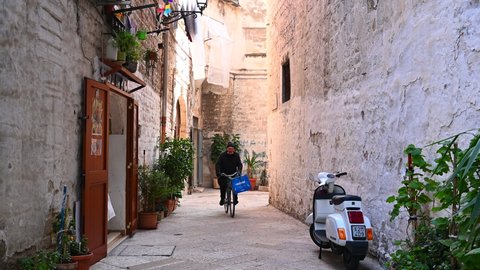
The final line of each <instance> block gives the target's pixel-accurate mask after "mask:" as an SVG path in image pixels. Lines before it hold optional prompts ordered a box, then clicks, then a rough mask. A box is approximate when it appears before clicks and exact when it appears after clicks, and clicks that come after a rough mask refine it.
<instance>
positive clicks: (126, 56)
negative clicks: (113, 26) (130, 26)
mask: <svg viewBox="0 0 480 270" xmlns="http://www.w3.org/2000/svg"><path fill="white" fill-rule="evenodd" d="M113 45H114V46H115V47H116V48H118V53H117V61H123V62H125V63H124V66H125V67H126V68H127V69H128V70H129V71H131V72H135V71H136V70H137V65H138V63H137V61H138V60H139V59H140V58H141V55H142V50H141V45H140V42H139V41H138V39H137V37H136V36H134V35H132V34H131V33H130V32H129V31H119V32H117V33H115V36H114V43H113Z"/></svg>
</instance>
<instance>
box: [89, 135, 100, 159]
mask: <svg viewBox="0 0 480 270" xmlns="http://www.w3.org/2000/svg"><path fill="white" fill-rule="evenodd" d="M90 155H92V156H101V155H102V139H95V138H92V144H91V146H90Z"/></svg>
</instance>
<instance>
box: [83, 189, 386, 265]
mask: <svg viewBox="0 0 480 270" xmlns="http://www.w3.org/2000/svg"><path fill="white" fill-rule="evenodd" d="M317 257H318V248H317V246H316V245H315V244H314V243H313V242H312V241H311V240H310V236H309V234H308V227H307V225H305V224H303V223H302V222H300V221H298V220H296V219H294V218H292V217H290V216H288V215H286V214H284V213H283V212H281V211H279V210H277V209H275V208H274V207H272V206H269V205H268V193H267V192H259V191H253V192H251V191H249V192H245V193H242V194H240V196H239V204H238V205H237V208H236V213H235V217H234V218H231V217H230V216H227V215H226V214H225V212H224V211H223V208H222V207H220V206H219V205H218V190H216V189H205V190H204V191H203V192H194V193H193V194H192V195H185V196H184V198H183V199H182V200H181V205H180V207H178V208H177V209H176V210H175V212H174V213H173V214H172V215H171V216H169V217H167V218H165V219H162V221H161V222H159V224H158V229H157V230H148V231H144V230H139V231H138V232H137V233H136V234H135V235H134V236H133V237H132V238H128V239H126V240H125V241H124V242H122V243H121V244H120V245H118V246H117V247H116V248H114V249H113V250H112V251H111V252H110V253H109V254H108V256H107V257H106V258H104V259H103V260H101V261H100V262H98V263H96V264H95V265H94V266H92V267H91V268H90V269H92V270H107V269H109V270H110V269H112V270H113V269H135V270H140V269H145V270H146V269H209V270H210V269H324V270H328V269H343V265H342V259H341V256H336V255H333V254H332V253H330V251H329V250H326V251H325V252H324V253H323V259H322V260H319V259H318V258H317ZM359 269H363V270H366V269H370V270H374V269H375V270H376V269H383V268H382V267H381V266H380V265H379V263H378V262H377V261H376V260H375V259H372V258H366V259H365V260H364V261H362V262H361V263H360V267H359Z"/></svg>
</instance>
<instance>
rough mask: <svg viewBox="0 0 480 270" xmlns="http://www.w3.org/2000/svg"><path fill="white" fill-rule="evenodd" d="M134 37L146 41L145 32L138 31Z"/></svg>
mask: <svg viewBox="0 0 480 270" xmlns="http://www.w3.org/2000/svg"><path fill="white" fill-rule="evenodd" d="M136 36H137V38H138V39H139V40H146V39H147V31H145V30H138V31H137V34H136Z"/></svg>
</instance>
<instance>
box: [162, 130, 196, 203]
mask: <svg viewBox="0 0 480 270" xmlns="http://www.w3.org/2000/svg"><path fill="white" fill-rule="evenodd" d="M159 148H160V151H161V154H160V158H159V159H158V160H157V162H156V164H155V167H156V169H158V170H161V171H162V172H164V173H165V175H166V176H167V177H168V179H169V181H168V184H167V189H168V198H170V199H174V198H175V197H176V196H178V194H179V193H181V191H182V190H183V188H184V187H185V184H184V181H185V179H186V178H187V177H189V176H191V175H192V173H193V154H194V152H193V144H192V142H191V141H189V140H188V139H171V138H167V139H166V140H165V142H163V143H159Z"/></svg>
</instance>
